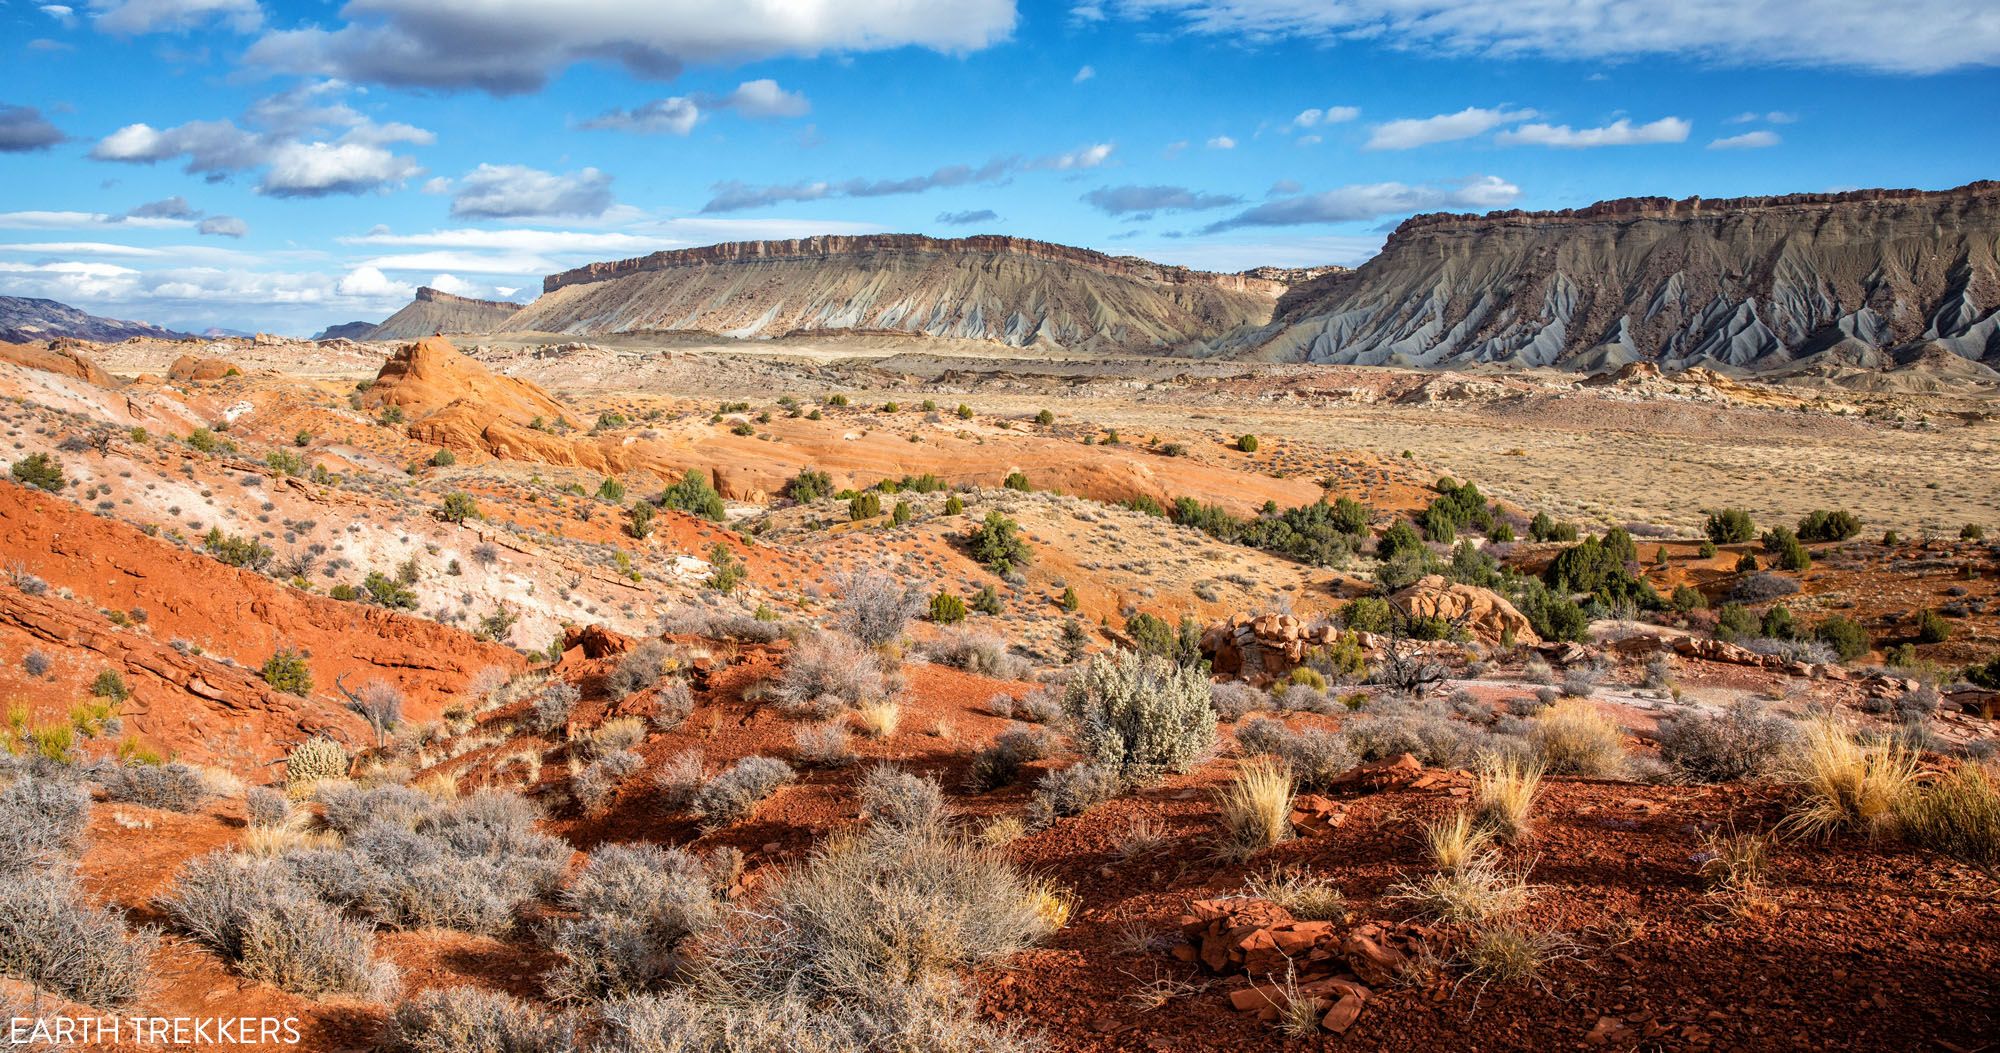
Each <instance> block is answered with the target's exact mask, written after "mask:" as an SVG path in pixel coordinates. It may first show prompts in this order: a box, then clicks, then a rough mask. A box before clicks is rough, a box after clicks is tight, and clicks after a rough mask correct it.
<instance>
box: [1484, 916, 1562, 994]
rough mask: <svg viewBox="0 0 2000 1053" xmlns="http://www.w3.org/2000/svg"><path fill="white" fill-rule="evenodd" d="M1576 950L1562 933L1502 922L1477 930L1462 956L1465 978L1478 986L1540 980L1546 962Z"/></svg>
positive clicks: (1546, 964) (1516, 984) (1514, 984)
mask: <svg viewBox="0 0 2000 1053" xmlns="http://www.w3.org/2000/svg"><path fill="white" fill-rule="evenodd" d="M1575 951H1576V945H1575V944H1574V942H1572V941H1571V940H1570V939H1569V938H1568V937H1567V936H1564V935H1563V934H1561V933H1557V932H1540V931H1537V930H1535V929H1531V928H1528V927H1527V926H1524V925H1519V924H1514V923H1512V922H1502V923H1498V924H1493V925H1486V926H1482V927H1481V928H1479V929H1476V930H1475V931H1474V932H1473V933H1472V939H1471V940H1470V941H1469V942H1468V943H1467V944H1466V946H1465V949H1464V950H1463V951H1462V952H1461V956H1462V958H1463V961H1464V963H1465V965H1466V968H1467V972H1466V978H1467V979H1469V980H1473V981H1476V982H1478V983H1479V984H1480V985H1481V986H1485V985H1487V984H1500V985H1502V986H1521V985H1525V984H1530V983H1534V982H1536V981H1538V980H1540V979H1542V974H1543V971H1544V970H1545V969H1546V968H1547V966H1548V963H1549V962H1551V961H1553V960H1556V959H1559V958H1567V957H1571V956H1572V955H1574V953H1575Z"/></svg>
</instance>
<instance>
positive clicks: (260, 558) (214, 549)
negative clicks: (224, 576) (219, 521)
mask: <svg viewBox="0 0 2000 1053" xmlns="http://www.w3.org/2000/svg"><path fill="white" fill-rule="evenodd" d="M201 547H202V548H203V549H204V550H206V551H207V552H208V554H209V555H211V556H214V557H215V558H216V559H217V560H220V561H221V562H223V563H227V564H229V565H230V566H232V567H243V568H245V569H248V570H263V569H264V568H265V567H268V566H270V565H271V559H272V557H273V556H275V555H276V553H275V552H273V551H271V547H270V546H269V545H266V544H264V543H263V542H261V541H258V540H257V539H255V538H246V537H237V536H236V535H234V534H225V533H223V532H222V528H221V527H211V528H209V531H208V534H207V536H205V537H203V538H202V542H201Z"/></svg>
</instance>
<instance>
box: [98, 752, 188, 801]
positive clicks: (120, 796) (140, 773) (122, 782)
mask: <svg viewBox="0 0 2000 1053" xmlns="http://www.w3.org/2000/svg"><path fill="white" fill-rule="evenodd" d="M101 780H102V782H103V784H104V795H105V796H106V797H108V798H110V799H111V800H114V801H125V802H128V803H131V804H139V805H144V806H146V807H148V808H163V809H165V810H167V811H170V812H192V811H194V810H195V809H196V808H199V807H201V802H202V801H204V800H206V799H207V798H208V788H207V787H206V786H204V785H203V784H202V779H201V772H199V771H196V770H195V769H193V768H191V767H189V766H187V765H185V764H118V765H112V766H109V767H107V768H105V769H104V772H103V774H102V776H101Z"/></svg>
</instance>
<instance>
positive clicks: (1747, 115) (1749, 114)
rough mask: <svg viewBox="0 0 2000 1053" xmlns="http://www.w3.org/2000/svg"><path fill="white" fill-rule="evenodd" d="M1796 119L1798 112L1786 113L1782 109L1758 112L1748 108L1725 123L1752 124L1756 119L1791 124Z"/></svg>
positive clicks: (1771, 122) (1770, 122)
mask: <svg viewBox="0 0 2000 1053" xmlns="http://www.w3.org/2000/svg"><path fill="white" fill-rule="evenodd" d="M1798 119H1799V115H1798V114H1796V113H1786V112H1785V111H1783V110H1772V111H1771V112H1769V113H1758V112H1757V111H1755V110H1748V111H1745V112H1743V113H1739V114H1737V115H1736V116H1734V117H1731V118H1729V120H1728V122H1727V123H1729V124H1753V123H1755V122H1757V121H1763V122H1765V123H1767V124H1791V123H1792V122H1793V121H1796V120H1798Z"/></svg>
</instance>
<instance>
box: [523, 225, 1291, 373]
mask: <svg viewBox="0 0 2000 1053" xmlns="http://www.w3.org/2000/svg"><path fill="white" fill-rule="evenodd" d="M1287 287H1288V286H1287V285H1286V284H1285V283H1283V282H1281V281H1275V280H1271V279H1268V278H1263V277H1256V276H1252V275H1248V274H1211V273H1208V272H1204V271H1196V270H1190V269H1188V268H1185V267H1173V266H1167V265H1163V264H1157V263H1151V262H1148V261H1146V260H1141V259H1137V258H1135V257H1130V256H1109V255H1106V254H1104V253H1101V252H1094V251H1092V250H1089V249H1080V248H1074V247H1071V246H1068V245H1056V244H1053V243H1050V242H1043V241H1033V240H1030V239H1026V238H1011V237H1002V236H992V235H989V236H978V237H969V238H930V237H923V236H919V235H910V234H870V235H853V236H847V235H829V236H824V237H814V238H798V239H791V240H782V241H748V242H730V243H725V244H720V245H709V246H704V247H701V248H694V249H677V250H673V251H670V252H658V253H654V254H652V255H650V256H642V257H637V258H635V259H629V260H619V261H614V262H607V263H594V264H590V265H589V266H585V267H578V268H576V269H574V270H570V271H565V272H563V273H561V274H555V275H551V276H549V277H548V278H547V279H546V280H545V281H544V282H543V292H542V295H541V297H540V298H539V299H537V300H535V301H534V302H533V303H531V304H529V305H528V306H527V307H525V308H522V309H521V312H520V313H519V314H518V315H515V316H514V317H512V318H510V319H508V320H507V323H506V324H507V327H508V328H509V329H512V330H516V331H535V332H551V333H565V334H575V335H594V334H604V333H622V332H635V331H663V332H692V333H706V334H712V335H719V336H725V337H733V338H745V339H748V338H764V337H777V336H790V335H797V334H808V333H833V332H879V333H902V334H908V335H917V336H931V337H942V338H953V339H963V340H989V341H995V342H998V343H1003V344H1007V345H1010V346H1014V347H1044V348H1063V349H1068V350H1080V349H1085V350H1171V349H1177V348H1181V347H1184V346H1188V345H1192V344H1198V343H1199V342H1201V341H1205V340H1208V339H1211V338H1213V337H1215V336H1216V335H1218V334H1221V333H1224V332H1227V331H1229V330H1231V329H1234V328H1237V327H1240V326H1244V325H1262V324H1264V323H1266V322H1268V321H1270V319H1271V316H1272V312H1273V311H1274V309H1275V308H1276V305H1277V302H1278V297H1279V296H1280V295H1281V294H1282V293H1283V292H1284V291H1285V289H1286V288H1287Z"/></svg>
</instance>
